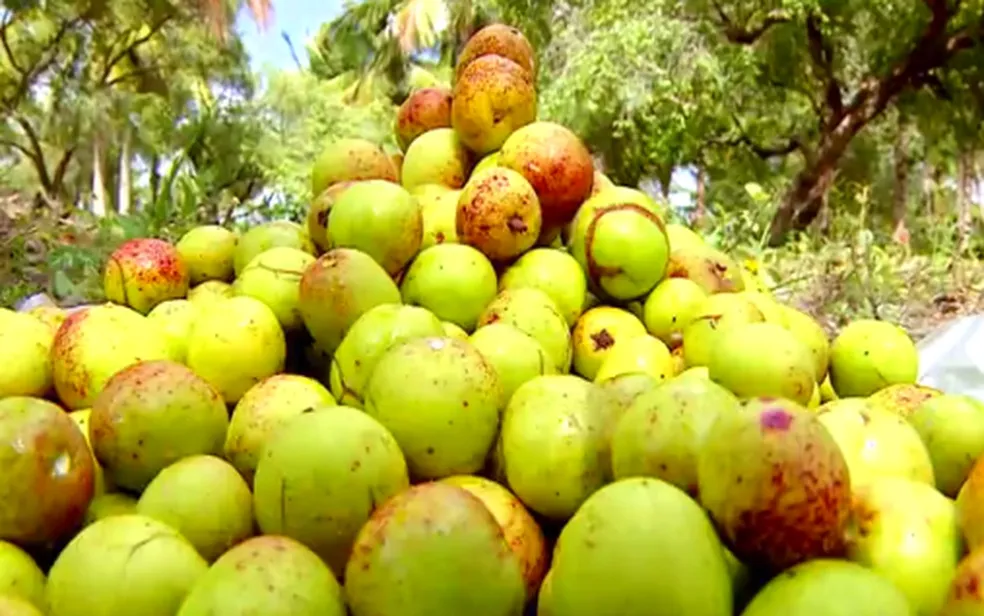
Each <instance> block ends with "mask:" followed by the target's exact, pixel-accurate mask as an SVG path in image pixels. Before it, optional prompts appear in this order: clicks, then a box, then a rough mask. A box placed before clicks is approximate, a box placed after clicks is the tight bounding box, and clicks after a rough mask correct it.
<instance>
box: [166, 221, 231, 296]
mask: <svg viewBox="0 0 984 616" xmlns="http://www.w3.org/2000/svg"><path fill="white" fill-rule="evenodd" d="M238 243H239V234H237V233H236V232H234V231H230V230H229V229H226V228H225V227H220V226H219V225H203V226H200V227H195V228H194V229H191V230H190V231H188V232H187V233H185V234H184V235H182V236H181V239H180V240H178V243H177V244H175V246H174V247H175V248H176V249H177V251H178V256H180V257H181V260H182V261H183V262H184V264H185V266H187V268H188V277H189V279H190V282H191V284H193V285H197V284H201V283H203V282H205V281H206V280H223V281H229V280H232V276H233V273H234V272H233V266H232V262H233V255H234V254H235V252H236V244H238Z"/></svg>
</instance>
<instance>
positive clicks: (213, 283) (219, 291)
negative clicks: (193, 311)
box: [188, 280, 233, 306]
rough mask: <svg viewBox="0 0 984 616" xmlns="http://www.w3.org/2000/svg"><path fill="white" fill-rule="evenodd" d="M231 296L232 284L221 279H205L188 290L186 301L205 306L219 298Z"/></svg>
mask: <svg viewBox="0 0 984 616" xmlns="http://www.w3.org/2000/svg"><path fill="white" fill-rule="evenodd" d="M232 296H233V293H232V285H231V284H229V283H228V282H222V281H221V280H206V281H205V282H203V283H202V284H200V285H198V286H197V287H195V288H193V289H191V290H190V291H188V301H189V302H191V303H193V304H195V305H196V306H205V305H208V304H209V303H212V302H214V301H216V300H220V299H228V298H230V297H232Z"/></svg>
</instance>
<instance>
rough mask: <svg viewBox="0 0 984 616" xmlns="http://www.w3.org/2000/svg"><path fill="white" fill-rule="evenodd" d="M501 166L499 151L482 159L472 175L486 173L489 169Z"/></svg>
mask: <svg viewBox="0 0 984 616" xmlns="http://www.w3.org/2000/svg"><path fill="white" fill-rule="evenodd" d="M498 166H499V151H498V150H496V151H495V152H489V153H488V154H486V155H485V156H483V157H482V158H481V160H479V161H478V162H477V163H475V168H474V169H472V175H475V174H476V173H478V172H479V171H485V170H486V169H488V168H489V167H498Z"/></svg>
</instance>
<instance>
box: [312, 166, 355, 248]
mask: <svg viewBox="0 0 984 616" xmlns="http://www.w3.org/2000/svg"><path fill="white" fill-rule="evenodd" d="M353 184H355V182H339V183H337V184H332V185H331V186H329V187H328V188H326V189H324V190H323V191H322V192H321V194H320V195H318V196H317V197H316V198H315V199H314V201H312V202H311V207H310V209H309V210H308V215H307V232H308V236H309V237H310V238H311V241H312V242H314V245H315V247H317V249H318V250H320V251H321V252H325V251H326V250H329V249H331V240H330V238H329V237H328V215H329V214H330V213H331V208H332V207H333V206H334V205H335V200H336V199H338V196H339V195H340V194H342V191H343V190H345V189H346V188H348V187H349V186H352V185H353Z"/></svg>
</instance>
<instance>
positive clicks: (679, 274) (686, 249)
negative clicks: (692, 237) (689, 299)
mask: <svg viewBox="0 0 984 616" xmlns="http://www.w3.org/2000/svg"><path fill="white" fill-rule="evenodd" d="M666 276H667V278H687V279H689V280H692V281H694V282H695V283H697V285H699V286H700V288H702V289H704V292H705V293H707V294H708V295H712V294H714V293H735V292H738V291H744V290H745V282H744V280H743V279H742V276H741V267H739V266H738V263H736V262H735V260H734V259H732V258H731V257H729V256H728V255H726V254H725V253H723V252H721V251H720V250H718V249H717V248H713V247H711V246H708V245H706V244H701V245H694V244H689V243H687V244H684V245H682V246H675V247H674V248H673V251H672V252H671V253H670V262H669V264H668V265H667V267H666Z"/></svg>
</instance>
